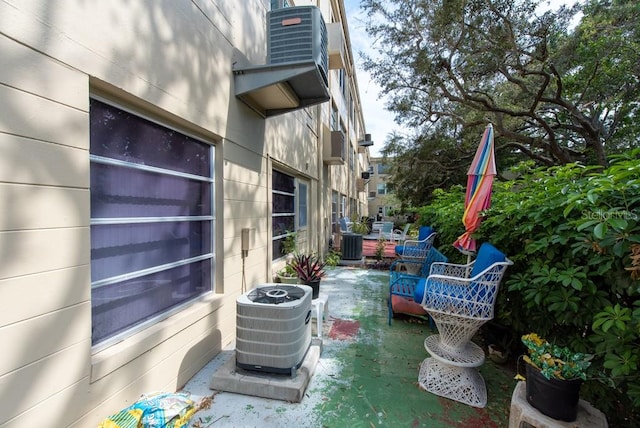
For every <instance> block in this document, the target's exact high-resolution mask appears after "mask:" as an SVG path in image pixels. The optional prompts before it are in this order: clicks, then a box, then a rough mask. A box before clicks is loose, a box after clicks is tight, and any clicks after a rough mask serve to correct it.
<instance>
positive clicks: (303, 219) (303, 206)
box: [298, 181, 308, 228]
mask: <svg viewBox="0 0 640 428" xmlns="http://www.w3.org/2000/svg"><path fill="white" fill-rule="evenodd" d="M307 188H308V186H307V183H305V182H304V181H298V227H300V228H303V227H307V215H308V210H307V199H308V192H307Z"/></svg>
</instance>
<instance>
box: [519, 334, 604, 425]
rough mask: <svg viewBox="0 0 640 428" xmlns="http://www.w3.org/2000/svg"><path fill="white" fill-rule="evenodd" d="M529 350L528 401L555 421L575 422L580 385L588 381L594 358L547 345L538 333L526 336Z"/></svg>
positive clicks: (524, 339) (527, 361)
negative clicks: (588, 370) (588, 373)
mask: <svg viewBox="0 0 640 428" xmlns="http://www.w3.org/2000/svg"><path fill="white" fill-rule="evenodd" d="M522 343H524V345H525V346H526V347H527V355H525V356H524V357H523V359H524V361H525V362H526V363H527V364H526V380H527V387H526V389H527V401H528V402H529V404H531V405H532V406H533V407H535V408H536V409H538V410H540V412H542V413H544V414H545V415H547V416H550V417H552V418H554V419H559V420H562V421H566V422H573V421H574V420H575V419H576V415H577V411H578V400H579V398H580V397H579V395H580V385H582V382H583V381H584V380H586V379H587V368H588V367H589V366H590V365H591V359H592V358H593V356H592V355H588V354H583V353H580V352H572V351H570V350H569V349H568V348H566V347H564V348H563V347H560V346H557V345H554V344H551V343H549V342H547V341H546V340H545V339H543V338H541V337H540V336H538V335H537V334H536V333H530V334H525V335H524V336H522Z"/></svg>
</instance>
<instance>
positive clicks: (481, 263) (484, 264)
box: [471, 242, 507, 278]
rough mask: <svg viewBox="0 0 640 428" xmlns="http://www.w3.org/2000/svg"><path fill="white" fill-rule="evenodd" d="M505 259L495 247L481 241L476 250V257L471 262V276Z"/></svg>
mask: <svg viewBox="0 0 640 428" xmlns="http://www.w3.org/2000/svg"><path fill="white" fill-rule="evenodd" d="M506 260H507V257H506V256H505V255H504V254H502V252H500V250H498V249H497V248H496V247H494V246H493V245H491V244H490V243H488V242H485V243H483V244H482V245H481V246H480V249H479V250H478V257H476V262H475V263H474V264H473V269H472V270H471V278H473V277H474V276H476V275H477V274H479V273H480V272H482V271H483V270H485V269H486V268H488V267H489V266H491V265H492V264H494V263H500V262H504V261H506Z"/></svg>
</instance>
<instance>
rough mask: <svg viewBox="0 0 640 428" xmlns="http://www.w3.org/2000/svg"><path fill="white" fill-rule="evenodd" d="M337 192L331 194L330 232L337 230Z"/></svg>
mask: <svg viewBox="0 0 640 428" xmlns="http://www.w3.org/2000/svg"><path fill="white" fill-rule="evenodd" d="M337 224H338V192H336V191H335V190H333V191H332V192H331V226H332V230H338V229H339V227H338V226H337Z"/></svg>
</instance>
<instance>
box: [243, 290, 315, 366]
mask: <svg viewBox="0 0 640 428" xmlns="http://www.w3.org/2000/svg"><path fill="white" fill-rule="evenodd" d="M311 292H312V290H311V287H309V286H307V285H284V284H276V283H273V284H262V285H258V286H257V287H256V288H254V289H253V290H250V291H249V292H247V293H245V294H242V295H241V296H239V297H238V298H237V300H236V310H237V315H236V366H237V367H239V368H241V369H245V370H253V371H261V372H270V373H279V374H290V375H291V376H292V377H293V376H295V373H296V370H297V369H298V368H300V366H301V365H302V362H303V361H304V358H305V355H306V354H307V351H308V350H309V347H310V346H311Z"/></svg>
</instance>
